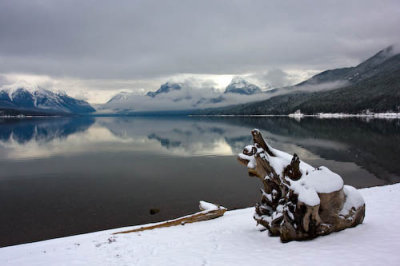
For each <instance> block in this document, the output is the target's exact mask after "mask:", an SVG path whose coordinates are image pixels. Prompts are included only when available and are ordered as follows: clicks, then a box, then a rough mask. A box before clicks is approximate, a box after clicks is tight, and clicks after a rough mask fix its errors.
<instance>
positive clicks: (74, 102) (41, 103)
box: [0, 88, 95, 114]
mask: <svg viewBox="0 0 400 266" xmlns="http://www.w3.org/2000/svg"><path fill="white" fill-rule="evenodd" d="M0 109H12V110H24V111H38V112H43V113H67V114H77V113H92V112H94V111H95V109H94V108H93V107H92V106H90V104H89V103H87V102H86V101H83V100H78V99H75V98H72V97H70V96H68V95H67V94H65V93H54V92H52V91H49V90H46V89H40V88H39V89H25V88H17V89H1V90H0Z"/></svg>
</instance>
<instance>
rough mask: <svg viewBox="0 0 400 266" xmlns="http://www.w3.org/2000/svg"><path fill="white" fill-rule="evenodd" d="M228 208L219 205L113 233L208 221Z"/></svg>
mask: <svg viewBox="0 0 400 266" xmlns="http://www.w3.org/2000/svg"><path fill="white" fill-rule="evenodd" d="M226 210H227V209H226V208H224V207H221V206H218V208H217V209H213V210H203V211H201V212H197V213H194V214H192V215H188V216H184V217H181V218H177V219H174V220H170V221H166V222H161V223H158V224H154V225H149V226H142V227H140V228H136V229H131V230H126V231H122V232H116V233H113V235H115V234H127V233H134V232H141V231H145V230H152V229H157V228H163V227H170V226H176V225H185V224H187V223H195V222H200V221H207V220H211V219H215V218H218V217H221V216H223V215H224V213H225V212H226Z"/></svg>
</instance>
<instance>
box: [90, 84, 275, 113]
mask: <svg viewBox="0 0 400 266" xmlns="http://www.w3.org/2000/svg"><path fill="white" fill-rule="evenodd" d="M260 97H261V98H262V97H264V98H267V95H266V94H264V91H262V90H261V88H260V87H258V86H257V85H254V84H252V83H250V82H248V81H246V80H245V79H243V78H241V77H234V78H233V79H232V81H231V82H230V84H229V85H228V86H227V87H226V88H225V91H224V92H220V91H218V90H216V89H214V88H213V87H204V86H203V87H200V88H199V87H196V85H193V84H191V83H186V82H181V83H179V82H166V83H164V84H162V85H161V86H160V88H159V89H157V90H156V91H150V92H147V94H145V95H137V94H135V93H129V92H121V93H118V94H116V95H115V96H113V97H112V98H111V99H110V100H109V101H108V102H107V103H105V104H103V105H100V106H98V109H97V110H98V112H101V113H118V114H132V113H139V112H151V111H159V112H161V111H174V110H175V111H176V110H180V111H182V110H186V112H192V111H193V110H196V109H202V108H210V107H219V106H227V105H230V104H236V103H243V102H250V101H255V100H256V99H259V98H260Z"/></svg>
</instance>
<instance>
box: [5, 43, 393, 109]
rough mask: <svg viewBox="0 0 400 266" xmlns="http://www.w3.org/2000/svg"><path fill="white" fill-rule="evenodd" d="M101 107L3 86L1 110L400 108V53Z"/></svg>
mask: <svg viewBox="0 0 400 266" xmlns="http://www.w3.org/2000/svg"><path fill="white" fill-rule="evenodd" d="M96 109H97V110H95V109H94V108H93V107H92V106H91V105H90V104H89V103H87V102H86V101H83V100H78V99H75V98H72V97H70V96H68V95H66V94H65V93H55V92H52V91H50V90H46V89H34V90H31V89H26V88H17V89H0V115H4V114H5V115H7V114H8V115H17V114H28V115H49V114H58V115H69V114H90V113H94V112H96V111H97V112H96V113H97V114H120V115H127V114H145V113H147V114H148V113H154V114H155V113H157V114H172V113H174V114H175V113H176V114H199V115H227V114H229V115H265V114H268V115H287V114H290V113H294V112H296V111H297V110H300V111H301V112H302V113H304V114H316V113H362V112H388V111H394V112H399V111H400V54H399V53H397V51H396V50H395V48H394V47H393V46H390V47H387V48H386V49H383V50H381V51H379V52H378V53H377V54H375V55H374V56H372V57H371V58H369V59H367V60H365V61H364V62H362V63H360V64H359V65H357V66H354V67H345V68H337V69H331V70H326V71H323V72H321V73H319V74H317V75H315V76H313V77H311V78H310V79H307V80H305V81H303V82H301V83H299V84H296V85H294V86H288V87H283V88H274V89H268V90H266V89H265V88H263V89H261V88H260V87H258V86H257V85H255V84H252V83H250V82H249V81H247V80H246V79H244V78H243V77H234V78H233V79H232V81H231V82H230V84H229V85H228V86H227V87H226V88H225V90H224V91H223V92H222V91H219V90H216V89H215V88H213V87H212V86H210V85H199V84H193V83H190V82H186V81H184V82H166V83H164V84H162V85H161V86H160V87H159V88H158V89H157V90H155V91H150V92H147V94H145V95H137V94H135V93H129V92H121V93H118V94H116V95H115V96H113V97H112V98H111V99H110V100H109V101H108V102H107V103H105V104H102V105H99V106H97V107H96Z"/></svg>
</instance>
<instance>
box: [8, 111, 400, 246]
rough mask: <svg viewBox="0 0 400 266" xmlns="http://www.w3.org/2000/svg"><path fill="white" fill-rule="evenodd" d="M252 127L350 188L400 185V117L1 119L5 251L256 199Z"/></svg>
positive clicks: (251, 203) (246, 203)
mask: <svg viewBox="0 0 400 266" xmlns="http://www.w3.org/2000/svg"><path fill="white" fill-rule="evenodd" d="M253 128H258V129H260V130H261V131H262V133H263V135H264V137H265V138H266V139H267V140H268V141H269V143H270V144H271V145H272V146H273V147H275V148H278V149H281V150H284V151H286V152H288V153H297V154H298V155H299V156H300V158H301V159H302V160H304V161H306V162H308V163H310V164H312V165H314V166H321V165H324V166H327V167H328V168H330V169H331V170H333V171H335V172H337V173H339V174H340V175H342V177H343V179H344V181H345V183H346V184H350V185H353V186H355V187H358V188H362V187H369V186H375V185H384V184H390V183H395V182H399V181H400V145H399V144H400V120H369V121H367V120H360V119H325V120H321V119H315V118H307V119H302V120H300V121H296V120H294V119H290V118H282V117H271V118H237V117H225V118H209V117H182V118H179V117H172V118H138V117H128V118H126V117H123V118H121V117H113V118H109V117H107V118H92V117H82V118H40V119H16V120H13V119H3V120H1V119H0V246H7V245H14V244H19V243H26V242H32V241H38V240H43V239H50V238H56V237H62V236H67V235H74V234H80V233H86V232H93V231H98V230H104V229H109V228H116V227H122V226H128V225H135V224H142V223H149V222H155V221H160V220H165V219H170V218H174V217H178V216H182V215H185V214H189V213H193V212H195V211H197V210H198V201H199V200H206V201H210V202H214V203H219V204H222V205H224V206H226V207H228V208H230V209H232V208H243V207H248V206H254V204H255V203H256V202H257V201H258V200H259V198H260V195H259V188H260V186H261V184H260V183H259V181H258V180H256V179H255V178H250V177H248V176H247V170H246V169H245V167H242V166H240V165H239V163H237V161H236V159H235V157H236V154H237V153H239V152H241V151H242V149H243V147H244V146H245V145H247V144H250V143H251V135H250V130H251V129H253ZM152 208H157V209H159V210H160V212H159V213H157V214H155V215H151V214H150V212H149V210H150V209H152ZM249 219H251V217H249Z"/></svg>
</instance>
